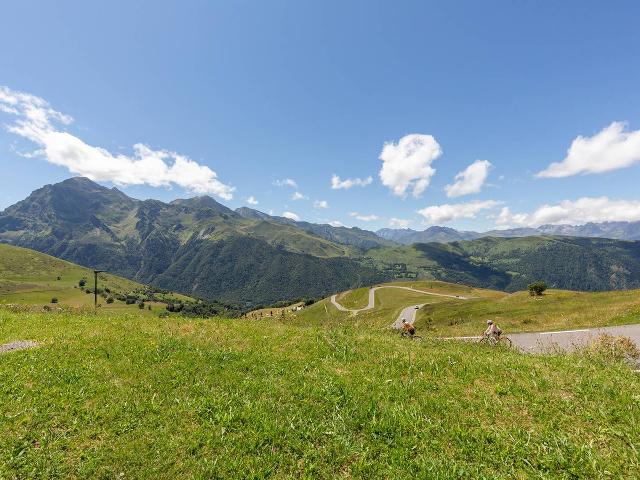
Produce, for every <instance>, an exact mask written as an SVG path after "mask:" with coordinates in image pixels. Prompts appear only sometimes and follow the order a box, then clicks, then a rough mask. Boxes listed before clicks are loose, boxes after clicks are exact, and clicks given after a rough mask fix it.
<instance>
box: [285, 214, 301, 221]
mask: <svg viewBox="0 0 640 480" xmlns="http://www.w3.org/2000/svg"><path fill="white" fill-rule="evenodd" d="M282 216H283V217H284V218H288V219H289V220H295V221H296V222H299V221H300V217H299V216H298V215H296V214H295V213H293V212H283V213H282Z"/></svg>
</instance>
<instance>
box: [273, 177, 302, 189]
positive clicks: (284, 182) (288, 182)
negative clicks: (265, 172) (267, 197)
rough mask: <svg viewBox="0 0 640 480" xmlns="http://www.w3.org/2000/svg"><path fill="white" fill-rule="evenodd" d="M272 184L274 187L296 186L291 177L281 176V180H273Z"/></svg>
mask: <svg viewBox="0 0 640 480" xmlns="http://www.w3.org/2000/svg"><path fill="white" fill-rule="evenodd" d="M273 184H274V185H275V186H276V187H291V188H298V184H297V183H296V181H295V180H294V179H292V178H283V179H281V180H276V181H275V182H273Z"/></svg>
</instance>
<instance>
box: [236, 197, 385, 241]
mask: <svg viewBox="0 0 640 480" xmlns="http://www.w3.org/2000/svg"><path fill="white" fill-rule="evenodd" d="M236 213H238V214H239V215H241V216H242V217H244V218H250V219H254V220H265V221H271V222H276V223H280V224H283V225H291V226H294V227H297V228H300V229H302V230H304V231H306V232H308V233H311V234H313V235H317V236H319V237H322V238H324V239H326V240H329V241H332V242H337V243H342V244H344V245H353V246H356V247H358V248H362V249H367V250H368V249H370V248H376V247H382V246H391V245H393V243H394V242H393V241H389V240H387V239H385V238H383V237H380V236H379V235H376V234H375V233H374V232H370V231H368V230H362V229H360V228H357V227H351V228H349V227H333V226H331V225H328V224H317V223H309V222H301V221H296V220H292V219H290V218H286V217H277V216H272V215H267V214H266V213H264V212H261V211H259V210H254V209H252V208H247V207H241V208H237V209H236Z"/></svg>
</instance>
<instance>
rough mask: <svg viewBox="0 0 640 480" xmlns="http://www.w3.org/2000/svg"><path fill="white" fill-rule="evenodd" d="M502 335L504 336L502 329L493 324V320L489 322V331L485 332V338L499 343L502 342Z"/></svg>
mask: <svg viewBox="0 0 640 480" xmlns="http://www.w3.org/2000/svg"><path fill="white" fill-rule="evenodd" d="M500 335H502V329H501V328H500V327H499V326H497V325H496V324H495V323H493V320H487V329H486V330H485V331H484V336H485V337H491V338H493V339H494V340H496V341H498V340H500Z"/></svg>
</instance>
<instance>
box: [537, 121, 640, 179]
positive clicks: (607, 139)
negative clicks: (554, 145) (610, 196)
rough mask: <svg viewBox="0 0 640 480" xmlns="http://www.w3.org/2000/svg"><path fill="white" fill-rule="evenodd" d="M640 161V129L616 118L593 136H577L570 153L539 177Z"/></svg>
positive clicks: (601, 169)
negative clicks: (632, 128) (633, 127)
mask: <svg viewBox="0 0 640 480" xmlns="http://www.w3.org/2000/svg"><path fill="white" fill-rule="evenodd" d="M637 162H640V130H635V131H632V132H629V131H627V125H626V124H625V123H623V122H613V123H612V124H611V125H609V126H608V127H605V128H604V129H602V130H601V131H600V132H598V133H596V134H595V135H594V136H592V137H583V136H582V135H579V136H578V137H576V138H575V139H574V140H573V142H571V146H570V147H569V150H567V156H566V157H565V159H564V160H562V161H561V162H555V163H552V164H551V165H549V166H548V167H547V168H546V169H545V170H543V171H541V172H539V173H538V174H537V175H536V176H538V177H553V178H558V177H569V176H572V175H578V174H589V173H604V172H610V171H611V170H618V169H620V168H625V167H629V166H631V165H633V164H634V163H637Z"/></svg>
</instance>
